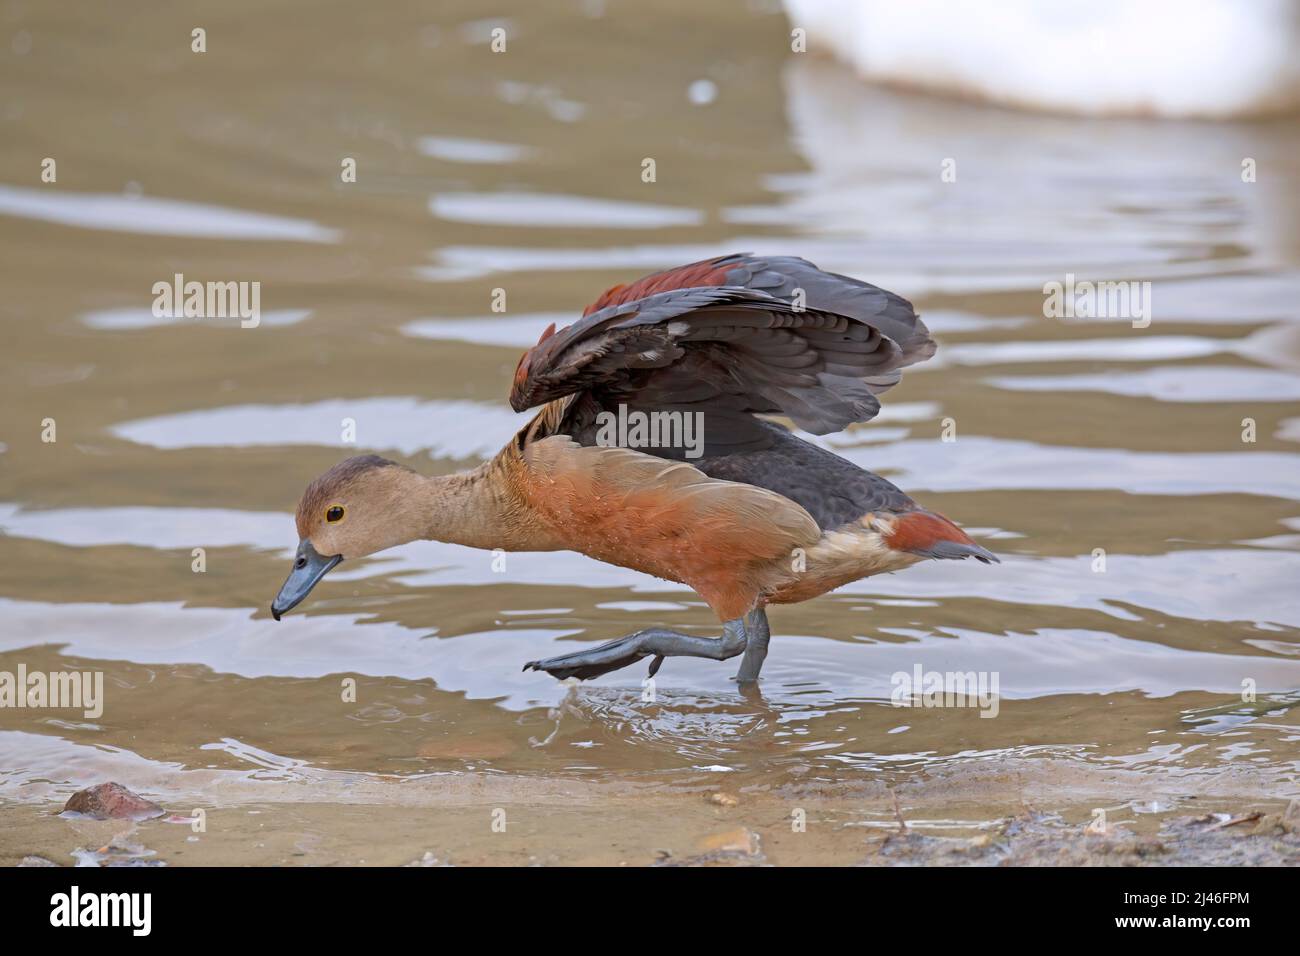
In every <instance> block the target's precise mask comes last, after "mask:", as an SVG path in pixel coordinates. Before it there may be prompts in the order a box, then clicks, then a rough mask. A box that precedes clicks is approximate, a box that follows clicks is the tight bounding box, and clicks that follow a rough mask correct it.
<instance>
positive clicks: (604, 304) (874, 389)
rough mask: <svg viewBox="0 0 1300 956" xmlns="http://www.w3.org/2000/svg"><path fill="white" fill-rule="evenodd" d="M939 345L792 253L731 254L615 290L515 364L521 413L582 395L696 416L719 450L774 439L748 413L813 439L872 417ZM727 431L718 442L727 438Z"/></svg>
mask: <svg viewBox="0 0 1300 956" xmlns="http://www.w3.org/2000/svg"><path fill="white" fill-rule="evenodd" d="M933 352H934V342H933V341H932V340H931V339H930V336H929V333H928V331H927V330H926V328H925V326H924V325H923V324H922V323H921V321H920V320H919V319H918V318H917V317H916V313H915V312H914V311H913V310H912V307H911V305H910V304H909V303H908V302H907V301H906V300H905V299H902V298H900V297H899V296H896V295H894V294H893V293H891V292H886V291H885V290H883V289H879V288H877V287H875V286H872V285H869V284H867V283H865V282H859V281H857V280H855V279H850V278H847V277H845V276H839V275H835V274H832V273H827V272H822V271H821V270H819V269H817V267H816V266H814V265H812V264H811V263H809V262H807V261H805V260H803V259H796V258H792V257H781V258H771V259H759V258H755V257H752V256H745V255H734V256H723V257H721V258H718V259H711V260H707V261H705V262H699V263H693V264H692V265H689V266H683V267H681V268H679V269H673V270H669V271H666V272H661V273H657V274H655V275H651V276H646V277H645V278H643V279H640V280H638V281H637V282H634V283H632V284H631V285H628V286H616V287H615V288H613V289H610V290H609V291H608V292H606V293H605V294H604V295H602V296H601V297H600V299H598V300H597V301H596V303H594V304H593V305H592V306H591V307H590V308H589V309H588V310H587V312H586V314H584V316H583V317H582V318H581V319H580V320H579V321H577V322H575V323H574V324H573V325H570V326H568V327H567V328H564V329H562V330H560V331H559V332H553V331H552V330H550V329H548V330H547V332H546V334H544V335H543V336H542V339H541V341H539V342H538V343H537V345H536V346H534V347H533V348H532V349H531V350H529V351H528V352H527V353H525V354H524V356H523V358H522V359H520V362H519V367H518V369H517V370H516V372H515V380H514V386H513V388H512V389H511V393H510V404H511V405H512V406H513V407H514V408H515V410H516V411H523V410H525V409H527V408H531V407H533V406H535V405H539V404H541V403H543V402H548V401H552V400H554V399H557V398H562V397H564V396H566V395H573V394H575V393H578V392H585V393H587V394H588V395H589V396H590V397H591V398H592V399H593V400H594V402H595V404H596V405H597V406H598V407H601V408H612V407H614V406H615V405H618V404H625V405H627V406H628V407H630V408H637V409H642V410H660V409H662V410H674V411H702V412H704V413H706V415H707V416H708V418H707V419H706V421H707V423H708V427H709V429H710V433H711V434H710V442H711V444H713V445H714V446H715V447H722V448H725V447H733V448H735V447H743V446H744V445H746V444H749V443H752V442H762V441H765V440H766V433H765V432H764V431H763V430H762V429H761V428H760V427H759V426H758V423H757V422H756V421H755V420H754V419H753V418H752V415H754V414H784V415H787V416H789V417H790V418H791V419H793V420H794V422H795V423H796V424H797V425H798V426H799V427H800V428H804V429H806V430H808V431H810V432H813V433H814V434H819V435H823V434H828V433H830V432H835V431H839V430H841V429H843V428H844V427H846V426H847V425H849V424H851V423H853V422H865V421H868V420H870V419H871V418H873V417H874V416H875V415H876V413H877V412H878V411H879V410H880V403H879V401H878V400H877V399H876V397H875V396H876V394H877V393H879V392H882V391H884V390H885V389H887V388H889V387H890V386H891V385H894V384H895V383H897V382H898V380H899V378H900V375H901V371H900V370H901V369H902V368H904V367H905V366H907V365H910V364H912V363H914V362H918V361H921V360H923V359H925V358H928V357H929V356H930V355H932V354H933ZM719 432H721V433H722V435H721V436H720V435H719Z"/></svg>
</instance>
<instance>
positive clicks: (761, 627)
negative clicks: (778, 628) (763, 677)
mask: <svg viewBox="0 0 1300 956" xmlns="http://www.w3.org/2000/svg"><path fill="white" fill-rule="evenodd" d="M745 636H746V637H747V638H748V639H749V640H748V641H747V642H746V644H745V656H744V657H742V658H741V659H740V670H739V671H737V672H736V677H735V679H736V680H738V681H740V683H742V684H748V683H750V682H752V681H756V680H758V672H759V671H761V670H762V669H763V661H764V660H766V659H767V642H768V641H769V640H771V637H772V631H771V628H769V627H768V625H767V611H765V610H763V609H762V608H761V607H760V608H755V609H754V610H752V611H750V612H749V613H748V614H747V615H745Z"/></svg>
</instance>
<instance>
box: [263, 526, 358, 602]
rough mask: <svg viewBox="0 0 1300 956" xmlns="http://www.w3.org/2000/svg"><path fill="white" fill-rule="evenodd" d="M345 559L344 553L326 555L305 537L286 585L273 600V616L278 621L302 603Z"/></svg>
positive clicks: (300, 542) (299, 544)
mask: <svg viewBox="0 0 1300 956" xmlns="http://www.w3.org/2000/svg"><path fill="white" fill-rule="evenodd" d="M342 560H343V555H341V554H335V555H332V556H331V557H325V556H324V555H323V554H320V553H318V552H317V551H316V549H315V548H314V547H312V544H311V542H310V541H308V540H306V539H305V538H304V539H303V540H302V541H299V542H298V553H297V554H295V555H294V557H293V570H292V571H290V572H289V577H288V579H287V580H286V581H285V582H284V587H282V588H280V593H279V594H277V595H276V596H275V600H274V601H272V602H271V617H273V618H275V619H276V620H277V621H278V620H280V615H281V614H285V613H287V612H288V611H291V610H292V609H293V608H295V607H297V606H298V605H299V604H301V603H302V599H303V598H305V597H306V596H307V595H308V594H310V593H311V589H312V588H314V587H315V586H316V584H317V582H319V581H320V579H321V578H323V577H325V575H326V574H327V573H328V572H329V569H330V568H332V567H334V565H336V564H338V563H339V562H340V561H342Z"/></svg>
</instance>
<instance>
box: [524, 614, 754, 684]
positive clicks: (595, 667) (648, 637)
mask: <svg viewBox="0 0 1300 956" xmlns="http://www.w3.org/2000/svg"><path fill="white" fill-rule="evenodd" d="M745 644H746V638H745V619H744V618H742V617H738V618H736V619H735V620H734V621H728V622H727V623H726V624H724V625H722V637H720V638H719V637H696V636H695V635H693V634H683V633H681V632H680V631H670V630H668V629H667V628H662V627H652V628H649V629H647V630H644V631H637V632H636V633H635V634H629V635H628V636H627V637H620V638H619V639H618V640H616V641H609V642H608V643H605V644H601V645H600V646H598V647H593V648H590V649H588V650H582V651H574V652H573V653H572V654H562V655H560V656H559V657H548V658H547V659H546V660H544V661H529V662H528V663H527V664H525V665H524V670H528V669H529V668H532V669H533V670H535V671H546V673H548V674H550V675H551V676H552V677H554V678H556V679H557V680H564V679H565V678H566V677H577V678H579V679H581V680H587V679H589V678H592V677H599V676H600V675H601V674H608V673H609V672H610V671H616V670H618V669H619V668H620V667H627V666H628V665H629V664H635V663H636V662H637V661H639V660H641V658H643V657H653V658H654V660H653V661H651V662H650V676H651V677H653V676H654V675H655V672H656V671H658V670H659V665H660V664H662V663H663V662H664V658H665V657H707V658H708V659H710V660H714V661H725V660H727V659H728V658H730V657H735V656H736V655H737V654H739V653H741V652H742V651H743V650H744V649H745Z"/></svg>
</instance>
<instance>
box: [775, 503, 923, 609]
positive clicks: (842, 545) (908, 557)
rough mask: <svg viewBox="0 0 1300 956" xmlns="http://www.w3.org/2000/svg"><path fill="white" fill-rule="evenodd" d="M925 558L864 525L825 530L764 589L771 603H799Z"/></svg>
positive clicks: (908, 565) (897, 569) (909, 565)
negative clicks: (899, 548)
mask: <svg viewBox="0 0 1300 956" xmlns="http://www.w3.org/2000/svg"><path fill="white" fill-rule="evenodd" d="M920 560H922V559H921V558H920V557H919V556H918V555H915V554H910V553H908V552H906V551H895V550H894V549H893V548H891V547H889V545H888V544H886V543H885V539H884V538H883V537H882V536H881V535H880V534H879V533H877V532H876V531H872V530H870V529H868V528H865V527H863V526H862V525H860V524H857V523H854V524H849V525H845V526H844V527H842V528H839V529H837V530H835V531H827V532H825V533H824V534H823V535H822V537H821V540H820V541H818V542H817V544H815V545H814V546H813V547H811V548H809V549H808V550H807V552H806V554H803V555H799V554H796V555H794V556H793V558H792V560H791V565H790V567H789V568H788V569H786V572H785V573H783V574H781V575H780V576H778V577H776V578H775V579H774V580H772V581H771V582H770V583H769V584H767V586H766V587H765V588H764V591H763V596H764V600H765V601H766V603H769V604H797V603H798V602H800V601H807V600H810V599H811V598H815V597H817V596H818V595H821V594H825V593H826V592H828V591H833V590H835V589H836V588H838V587H841V586H843V585H845V584H848V583H849V582H850V581H857V580H859V579H861V578H866V577H870V576H871V575H873V574H884V573H885V572H888V571H899V570H901V569H903V568H908V567H911V566H912V565H914V564H916V563H917V562H918V561H920Z"/></svg>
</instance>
